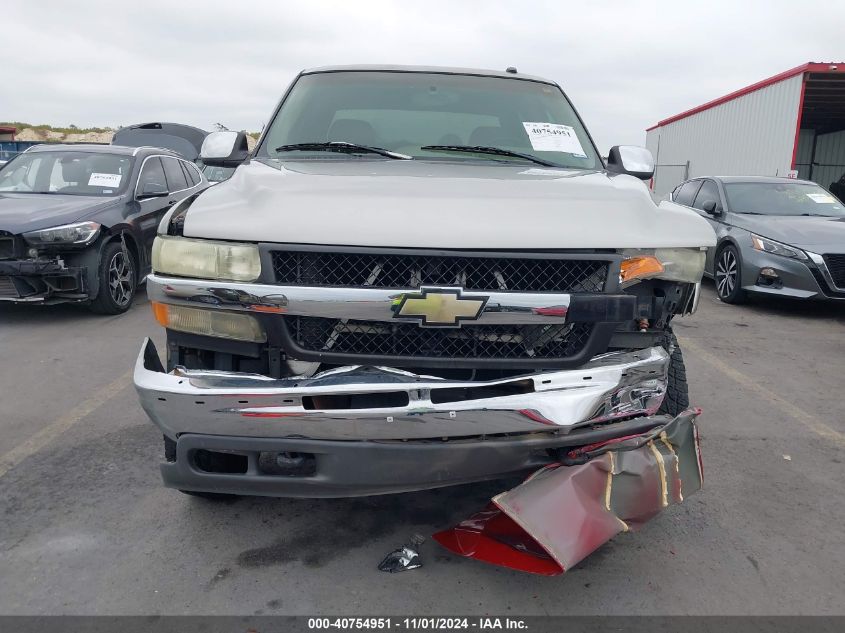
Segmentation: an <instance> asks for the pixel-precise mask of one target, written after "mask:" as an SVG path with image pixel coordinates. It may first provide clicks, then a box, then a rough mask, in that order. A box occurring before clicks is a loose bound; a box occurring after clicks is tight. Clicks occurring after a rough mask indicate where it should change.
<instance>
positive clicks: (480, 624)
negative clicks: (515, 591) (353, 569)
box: [308, 617, 528, 631]
mask: <svg viewBox="0 0 845 633" xmlns="http://www.w3.org/2000/svg"><path fill="white" fill-rule="evenodd" d="M527 628H528V625H527V623H526V622H525V620H523V619H521V618H497V617H476V618H460V617H458V618H446V617H410V618H385V617H379V618H309V619H308V629H309V630H321V629H325V630H329V629H339V630H361V629H376V630H378V629H383V630H390V629H397V630H401V629H406V630H428V631H440V630H444V629H447V630H452V629H458V630H470V629H477V630H480V631H494V630H511V631H517V630H525V629H527Z"/></svg>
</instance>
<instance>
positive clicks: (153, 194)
mask: <svg viewBox="0 0 845 633" xmlns="http://www.w3.org/2000/svg"><path fill="white" fill-rule="evenodd" d="M168 193H169V192H168V191H167V187H166V186H165V185H163V184H161V183H158V182H147V183H144V186H143V188H142V189H141V193H140V194H138V198H140V199H146V198H162V197H164V196H166V195H167V194H168Z"/></svg>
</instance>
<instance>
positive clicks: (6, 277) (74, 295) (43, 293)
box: [0, 255, 88, 304]
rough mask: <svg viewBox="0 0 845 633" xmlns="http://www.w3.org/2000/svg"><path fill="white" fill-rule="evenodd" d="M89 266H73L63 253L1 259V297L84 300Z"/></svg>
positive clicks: (39, 300)
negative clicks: (61, 254) (64, 257)
mask: <svg viewBox="0 0 845 633" xmlns="http://www.w3.org/2000/svg"><path fill="white" fill-rule="evenodd" d="M86 280H87V269H86V268H85V267H84V266H72V265H68V263H67V262H66V261H65V260H64V259H63V258H62V257H61V256H60V255H53V256H43V255H42V256H38V257H35V258H31V259H6V260H3V259H0V301H5V302H10V303H42V304H47V303H56V302H66V301H84V300H85V299H87V298H88V292H87V289H86Z"/></svg>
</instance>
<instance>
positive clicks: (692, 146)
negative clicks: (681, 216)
mask: <svg viewBox="0 0 845 633" xmlns="http://www.w3.org/2000/svg"><path fill="white" fill-rule="evenodd" d="M801 81H802V76H801V75H796V76H795V77H790V78H788V79H784V80H783V81H779V82H778V83H776V84H772V85H770V86H766V87H765V88H761V89H760V90H755V91H754V92H751V93H749V94H747V95H743V96H741V97H738V98H736V99H732V100H731V101H727V102H725V103H723V104H720V105H718V106H715V107H713V108H709V109H707V110H704V111H702V112H699V113H697V114H693V115H691V116H688V117H685V118H683V119H679V120H678V121H674V122H672V123H669V124H667V125H665V126H661V127H657V128H655V129H653V130H651V131H649V132H648V133H647V135H646V146H647V147H649V148H650V149H652V148H653V149H652V151H653V153H654V157H655V163H656V165H658V167H657V169H656V171H655V181H654V193H655V194H656V195H664V194H666V193H668V192H669V191H671V190H672V189H674V187H675V186H676V185H677V184H678V183H679V182H681V180H683V176H684V169H683V168H679V167H668V166H669V165H685V164H686V162H687V161H689V162H690V167H689V177H690V178H695V177H697V176H786V173H787V171H789V169H790V168H791V164H792V149H793V145H794V142H795V126H796V122H797V120H798V108H799V103H800V100H801Z"/></svg>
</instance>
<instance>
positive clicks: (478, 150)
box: [420, 145, 563, 167]
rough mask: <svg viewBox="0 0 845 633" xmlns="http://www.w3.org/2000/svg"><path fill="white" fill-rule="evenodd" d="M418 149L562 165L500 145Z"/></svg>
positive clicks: (425, 146)
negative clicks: (491, 155)
mask: <svg viewBox="0 0 845 633" xmlns="http://www.w3.org/2000/svg"><path fill="white" fill-rule="evenodd" d="M420 149H425V150H429V151H433V152H466V153H467V154H494V155H496V156H511V157H513V158H521V159H523V160H528V161H531V162H532V163H537V164H538V165H543V166H545V167H563V165H558V164H557V163H552V162H551V161H548V160H543V159H542V158H537V157H536V156H532V155H531V154H523V153H522V152H512V151H511V150H509V149H502V148H501V147H487V146H486V145H423V146H422V147H421V148H420Z"/></svg>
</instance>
